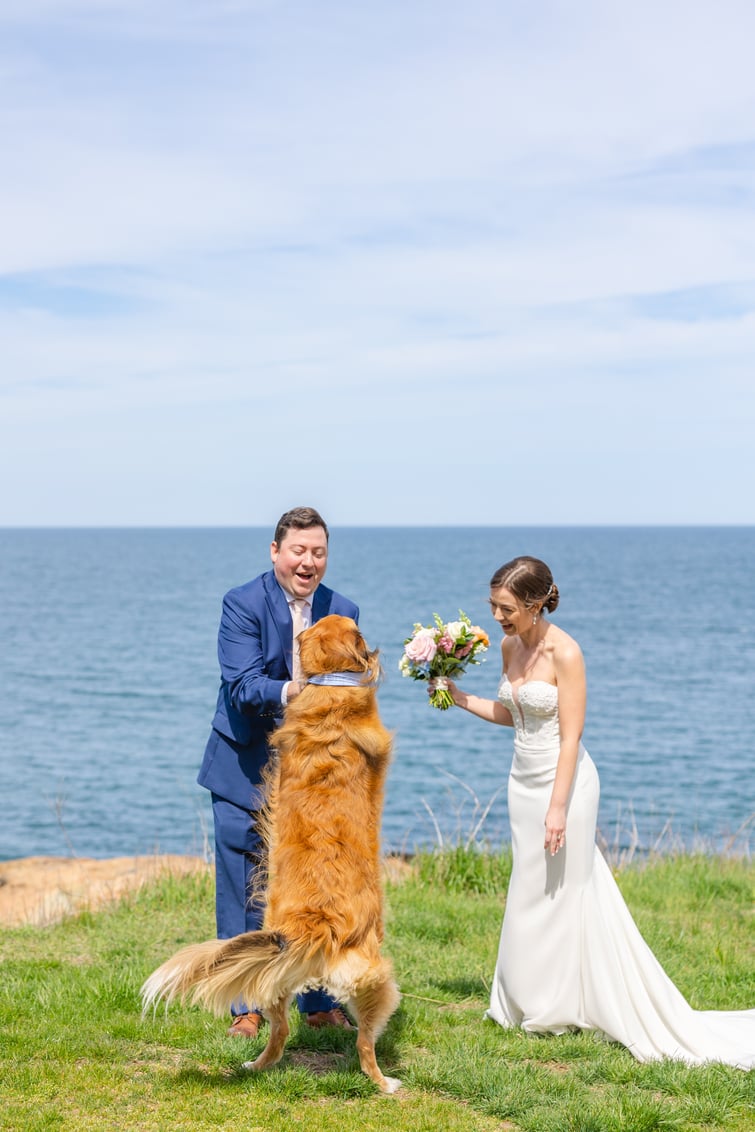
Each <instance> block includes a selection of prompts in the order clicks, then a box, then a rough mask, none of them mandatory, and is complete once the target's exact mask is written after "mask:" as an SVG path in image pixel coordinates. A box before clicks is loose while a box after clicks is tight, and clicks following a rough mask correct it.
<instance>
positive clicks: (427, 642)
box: [404, 629, 438, 664]
mask: <svg viewBox="0 0 755 1132" xmlns="http://www.w3.org/2000/svg"><path fill="white" fill-rule="evenodd" d="M437 651H438V646H437V645H436V643H435V630H434V629H420V630H419V631H418V632H417V633H416V634H415V636H413V637H412V639H411V640H410V641H409V642H408V643H407V644H406V646H405V647H404V652H405V653H406V655H407V656H408V657H409V660H413V661H414V662H415V664H424V663H426V662H427V661H430V660H432V659H433V657H434V656H435V654H436V652H437Z"/></svg>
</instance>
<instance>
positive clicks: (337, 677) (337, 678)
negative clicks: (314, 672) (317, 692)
mask: <svg viewBox="0 0 755 1132" xmlns="http://www.w3.org/2000/svg"><path fill="white" fill-rule="evenodd" d="M370 675H371V674H370V673H369V672H367V673H364V672H322V673H321V674H320V675H319V676H308V677H307V683H308V684H326V685H328V687H334V688H335V687H339V686H340V687H344V688H347V687H348V688H358V687H360V686H364V685H365V684H366V683H369V679H370Z"/></svg>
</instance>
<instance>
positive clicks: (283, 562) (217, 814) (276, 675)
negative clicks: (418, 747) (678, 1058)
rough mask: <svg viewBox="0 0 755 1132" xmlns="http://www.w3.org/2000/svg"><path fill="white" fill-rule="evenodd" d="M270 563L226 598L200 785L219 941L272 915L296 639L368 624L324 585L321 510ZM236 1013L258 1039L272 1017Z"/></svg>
mask: <svg viewBox="0 0 755 1132" xmlns="http://www.w3.org/2000/svg"><path fill="white" fill-rule="evenodd" d="M270 558H271V560H272V563H273V568H272V570H268V571H267V572H266V573H264V574H260V575H259V577H257V578H255V579H254V580H253V581H251V582H247V583H246V585H243V586H238V587H237V588H236V589H232V590H230V591H229V592H228V593H227V594H226V595H225V597H224V598H223V613H222V617H221V620H220V630H219V632H218V659H219V661H220V673H221V682H220V691H219V693H218V703H217V710H216V712H215V718H214V719H213V721H212V731H211V733H210V738H209V740H208V743H207V747H206V749H205V753H204V759H203V761H202V766H201V768H200V771H199V775H198V778H197V781H198V782H199V784H200V786H204V787H206V788H207V789H208V790H210V791H212V811H213V818H214V823H215V912H216V920H217V932H218V938H219V939H230V938H231V936H235V935H240V934H241V933H242V932H248V931H254V930H256V929H258V928H259V927H261V925H262V918H263V912H262V909H261V908H260V907H259V905H257V904H254V905H251V906H250V903H249V894H250V888H251V885H252V883H253V880H254V875H255V870H256V869H257V868H258V866H259V854H260V848H261V838H260V834H259V830H258V821H257V816H258V815H257V811H258V810H259V807H260V805H261V803H262V793H261V789H260V787H261V782H262V772H263V770H264V768H265V764H266V763H267V761H268V758H269V755H270V752H269V748H268V745H267V740H268V736H269V734H270V732H271V731H272V730H273V728H274V727H275V726H276V725H277V724H278V723H280V721H281V717H282V715H283V709H284V707H285V706H286V704H287V703H290V702H291V701H292V700H293V699H294V698H295V697H296V696H298V695H299V693H300V691H301V690H302V688H303V687H304V685H305V681H300V680H299V679H298V678H297V671H296V665H297V664H298V656H297V650H296V643H295V636H296V634H297V633H298V632H301V631H302V630H303V629H305V628H307V626H308V625H311V624H314V622H315V621H319V620H320V618H321V617H325V616H327V615H328V614H329V613H339V614H341V615H342V616H345V617H353V618H354V620H355V621H356V620H357V619H358V617H359V610H358V608H357V606H356V605H354V603H353V602H351V601H349V600H348V598H345V597H342V596H341V594H337V593H335V592H334V591H333V590H329V589H328V588H327V587H326V586H323V585H322V584H321V583H322V578H323V576H324V574H325V569H326V567H327V564H328V528H327V526H326V525H325V521H324V520H323V519H322V517H321V516H320V515H319V514H318V513H317V511H315V510H314V508H312V507H296V508H294V509H293V510H292V511H287V512H286V514H285V515H283V516H281V518H280V520H279V522H278V525H277V527H276V529H275V537H274V539H273V542H272V544H271V547H270ZM295 621H296V632H295V631H294V628H295ZM297 1002H298V1006H299V1010H300V1011H301V1013H302V1014H303V1015H304V1016H305V1018H306V1021H307V1023H308V1024H309V1025H310V1026H314V1027H320V1026H327V1025H333V1026H341V1027H343V1028H345V1029H351V1028H352V1026H351V1023H350V1021H349V1019H348V1018H347V1016H346V1014H345V1012H344V1011H343V1010H342V1008H341V1007H340V1006H339V1005H338V1003H336V1002H335V1001H334V1000H333V999H332V998H330V996H329V995H326V994H325V993H324V992H322V991H308V992H307V993H305V994H302V995H299V997H298V1000H297ZM231 1014H232V1015H233V1024H232V1026H231V1028H230V1029H229V1031H228V1033H229V1034H233V1035H237V1036H239V1037H247V1038H254V1037H256V1036H257V1033H258V1031H259V1028H260V1026H261V1025H262V1022H263V1018H262V1016H261V1014H260V1013H259V1011H256V1010H255V1009H254V1005H253V1004H247V1003H243V1002H240V1003H234V1005H233V1007H232V1008H231Z"/></svg>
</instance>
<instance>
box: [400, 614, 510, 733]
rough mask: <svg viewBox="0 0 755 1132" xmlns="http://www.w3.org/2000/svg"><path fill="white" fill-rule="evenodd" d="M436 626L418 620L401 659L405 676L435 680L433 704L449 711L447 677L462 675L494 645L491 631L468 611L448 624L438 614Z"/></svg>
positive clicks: (431, 701) (432, 693) (402, 671)
mask: <svg viewBox="0 0 755 1132" xmlns="http://www.w3.org/2000/svg"><path fill="white" fill-rule="evenodd" d="M433 617H434V619H435V625H420V624H419V622H416V623H415V625H414V629H413V631H412V635H411V637H407V638H406V640H405V641H404V653H403V656H402V657H401V660H400V661H399V662H398V666H399V670H400V672H401V675H402V676H411V678H412V680H435V681H437V683H436V687H435V691H433V692H431V693H430V703H431V704H432V706H433V707H436V708H440V709H441V711H445V710H446V708H450V707H451V706H452V704H453V700H452V699H451V693H450V692H449V690H448V684H447V683H446V681H445V678H446V677H448V676H460V675H461V674H462V672H463V671H464V669H465V668H466V667H467V665H468V664H481V663H482V662H481V660H480V659H479V657H480V653H483V652H485V651H486V650H487V648H488V646H489V645H490V641H489V640H488V635H487V633H486V632H485V631H484V630H483V629H481V628H480V627H479V625H473V624H472V622H471V621H470V620H469V618H468V617H467V615H466V613H462V611H461V610H459V620H458V621H448V622H446V623H445V624H444V623H443V621H441V619H440V617H439V616H438V614H437V613H434V614H433Z"/></svg>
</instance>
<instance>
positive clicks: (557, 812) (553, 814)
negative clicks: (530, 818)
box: [545, 806, 566, 857]
mask: <svg viewBox="0 0 755 1132" xmlns="http://www.w3.org/2000/svg"><path fill="white" fill-rule="evenodd" d="M565 844H566V807H565V806H549V807H548V813H547V814H546V815H545V849H546V852H550V855H551V857H553V856H554V855H555V854H556V853H558V851H559V849H563V847H564V845H565Z"/></svg>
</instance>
